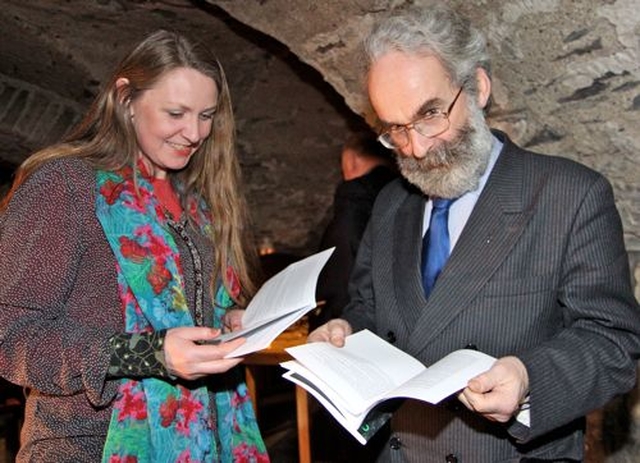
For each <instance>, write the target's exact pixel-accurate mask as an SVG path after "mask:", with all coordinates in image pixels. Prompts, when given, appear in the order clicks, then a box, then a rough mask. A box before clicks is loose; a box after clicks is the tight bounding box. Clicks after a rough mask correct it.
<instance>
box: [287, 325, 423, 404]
mask: <svg viewBox="0 0 640 463" xmlns="http://www.w3.org/2000/svg"><path fill="white" fill-rule="evenodd" d="M287 352H288V353H289V354H291V356H292V357H294V358H295V359H296V360H297V361H298V362H299V363H300V364H302V365H303V366H305V367H306V368H307V369H309V370H312V371H313V372H314V373H315V375H316V376H318V377H320V378H322V380H323V382H324V383H325V384H326V385H327V386H328V387H330V388H332V389H334V390H335V391H337V392H338V393H339V395H340V396H341V397H342V399H343V402H344V403H345V407H346V409H347V410H348V411H349V412H350V413H354V414H357V413H362V412H363V411H364V410H366V409H367V408H368V407H369V406H370V405H371V404H372V403H373V402H375V401H376V400H377V399H379V398H380V397H382V396H384V395H385V394H386V393H388V392H389V391H392V390H394V389H395V388H396V387H398V386H399V385H400V384H402V383H404V382H406V381H407V380H409V379H410V378H412V377H413V376H415V375H417V374H418V373H420V372H421V371H423V370H424V365H422V363H420V362H419V361H418V360H416V359H415V358H413V357H411V356H410V355H408V354H406V353H405V352H403V351H401V350H400V349H398V348H396V347H394V346H392V345H391V344H389V343H388V342H386V341H384V340H383V339H382V338H380V337H378V336H376V335H375V334H373V333H372V332H371V331H369V330H362V331H359V332H357V333H355V334H352V335H351V336H348V337H347V339H346V343H345V346H344V347H335V346H333V345H332V344H330V343H326V342H315V343H309V344H303V345H300V346H295V347H290V348H288V349H287ZM329 385H330V386H329Z"/></svg>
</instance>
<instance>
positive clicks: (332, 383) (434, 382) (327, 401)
mask: <svg viewBox="0 0 640 463" xmlns="http://www.w3.org/2000/svg"><path fill="white" fill-rule="evenodd" d="M286 350H287V352H288V353H289V354H290V355H291V356H292V357H293V358H294V360H291V361H288V362H283V363H281V365H282V366H283V367H284V368H285V369H286V370H287V372H286V373H284V375H283V377H284V378H286V379H288V380H290V381H292V382H294V383H295V384H297V385H299V386H300V387H302V388H304V389H305V390H306V391H307V392H309V393H310V394H311V395H313V396H314V397H315V398H316V399H317V400H318V402H320V403H321V404H322V405H323V406H324V407H325V408H326V409H327V410H328V411H329V412H330V413H331V415H333V417H334V418H335V419H336V420H337V421H338V423H340V424H341V425H342V426H343V427H344V428H345V429H346V430H347V431H349V432H350V433H351V434H352V435H353V436H354V437H355V438H356V439H357V440H358V442H360V443H361V444H365V443H366V442H367V441H368V440H369V439H370V438H371V437H372V436H373V435H374V434H375V433H376V432H377V431H378V430H379V429H380V428H381V427H382V426H383V425H384V423H385V422H386V421H387V420H388V419H389V418H390V417H391V415H392V414H393V412H394V410H395V407H397V403H398V401H396V400H395V399H416V400H421V401H424V402H428V403H430V404H437V403H439V402H440V401H442V400H443V399H445V398H447V397H449V396H450V395H452V394H455V393H457V392H458V391H460V390H462V389H464V388H465V387H466V385H467V382H468V381H469V380H470V379H471V378H473V377H474V376H476V375H479V374H480V373H483V372H485V371H487V370H488V369H489V368H491V366H492V365H493V363H494V362H495V360H496V359H495V358H494V357H491V356H490V355H487V354H484V353H482V352H478V351H475V350H470V349H461V350H457V351H454V352H451V353H450V354H448V355H446V356H445V357H443V358H442V359H441V360H439V361H438V362H436V363H434V364H433V365H431V366H429V367H428V368H427V367H425V366H424V365H423V364H422V363H421V362H419V361H418V360H417V359H415V358H414V357H412V356H410V355H409V354H407V353H405V352H403V351H402V350H400V349H398V348H397V347H395V346H393V345H391V344H389V343H388V342H387V341H385V340H383V339H382V338H380V337H378V336H376V335H375V334H374V333H372V332H371V331H368V330H363V331H359V332H357V333H355V334H352V335H350V336H348V337H347V338H346V343H345V345H344V347H335V346H333V345H331V344H330V343H327V342H314V343H308V344H303V345H300V346H295V347H290V348H288V349H286ZM394 403H395V405H394Z"/></svg>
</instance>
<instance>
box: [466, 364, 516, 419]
mask: <svg viewBox="0 0 640 463" xmlns="http://www.w3.org/2000/svg"><path fill="white" fill-rule="evenodd" d="M528 391H529V375H528V373H527V369H526V367H525V366H524V364H523V363H522V362H521V361H520V359H518V358H517V357H503V358H501V359H499V360H497V361H496V362H495V363H494V364H493V366H492V367H491V368H490V369H489V370H488V371H487V372H485V373H482V374H481V375H478V376H476V377H475V378H472V379H471V380H469V383H468V384H467V387H466V388H465V389H464V390H463V391H462V392H461V393H460V394H458V399H459V400H460V402H462V403H463V404H464V405H465V406H466V407H467V408H468V409H469V410H473V411H475V412H476V413H479V414H481V415H482V416H484V417H485V418H487V419H489V420H492V421H498V422H500V423H506V422H507V421H509V420H510V419H511V418H512V417H513V416H514V415H515V414H516V413H518V411H519V410H520V405H521V404H522V403H523V402H524V400H525V397H526V396H527V394H528Z"/></svg>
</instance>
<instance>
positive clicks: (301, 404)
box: [243, 319, 311, 463]
mask: <svg viewBox="0 0 640 463" xmlns="http://www.w3.org/2000/svg"><path fill="white" fill-rule="evenodd" d="M308 333H309V326H308V323H307V321H306V319H303V320H301V321H300V322H298V323H296V324H294V325H292V326H291V327H290V328H288V329H287V330H286V331H284V332H283V333H282V334H281V335H280V336H278V337H277V338H276V339H275V340H274V341H273V342H272V343H271V345H270V346H269V347H268V348H266V349H263V350H261V351H259V352H254V353H253V354H250V355H248V356H247V357H246V358H245V359H244V362H243V363H244V365H245V371H246V376H247V389H249V394H250V395H251V400H252V401H253V407H254V409H255V410H256V413H257V410H258V404H257V401H258V390H257V389H258V388H257V385H256V377H255V372H254V367H256V366H277V367H278V368H280V367H279V364H280V363H281V362H286V361H287V360H291V356H290V355H289V354H287V352H286V351H285V349H286V348H287V347H293V346H297V345H299V344H304V343H305V342H306V341H307V334H308ZM295 390H296V393H295V395H296V423H297V427H298V455H299V459H300V463H311V441H310V438H309V399H308V397H307V392H306V391H305V390H304V389H303V388H301V387H300V386H297V385H296V389H295Z"/></svg>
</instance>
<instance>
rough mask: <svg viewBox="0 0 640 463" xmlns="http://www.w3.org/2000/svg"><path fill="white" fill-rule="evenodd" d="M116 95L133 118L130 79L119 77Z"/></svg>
mask: <svg viewBox="0 0 640 463" xmlns="http://www.w3.org/2000/svg"><path fill="white" fill-rule="evenodd" d="M116 94H117V98H118V102H119V103H120V104H122V105H124V106H125V107H126V108H127V110H128V111H129V113H130V114H131V117H132V118H133V107H132V106H131V89H130V86H129V79H127V78H126V77H119V78H118V79H117V80H116Z"/></svg>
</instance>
